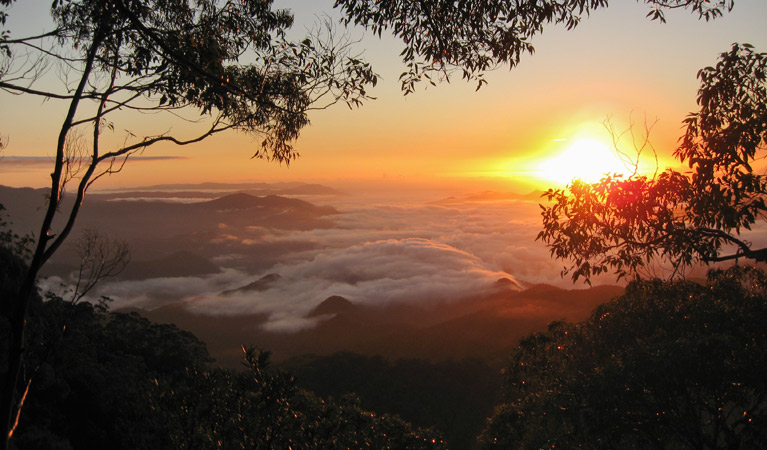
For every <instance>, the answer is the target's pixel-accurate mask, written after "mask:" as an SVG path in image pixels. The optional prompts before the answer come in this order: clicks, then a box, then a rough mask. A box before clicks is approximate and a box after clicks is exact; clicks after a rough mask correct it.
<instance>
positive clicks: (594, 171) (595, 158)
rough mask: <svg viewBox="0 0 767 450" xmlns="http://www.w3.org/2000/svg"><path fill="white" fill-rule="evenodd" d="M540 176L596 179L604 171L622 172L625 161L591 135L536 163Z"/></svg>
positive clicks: (558, 179) (560, 180)
mask: <svg viewBox="0 0 767 450" xmlns="http://www.w3.org/2000/svg"><path fill="white" fill-rule="evenodd" d="M538 169H539V174H540V177H541V178H545V179H547V180H550V181H554V182H556V183H559V184H562V185H565V184H568V183H570V182H571V181H573V180H574V179H576V178H578V179H580V180H582V181H585V182H587V183H596V182H598V181H599V180H600V179H601V178H602V177H603V176H604V175H605V174H607V173H624V172H626V166H625V164H624V163H623V162H622V161H621V160H620V158H619V157H618V155H617V154H616V153H615V152H614V151H612V150H610V147H608V146H607V144H605V143H603V142H600V141H598V140H595V139H579V140H577V141H575V142H574V143H573V144H572V145H571V146H569V147H568V148H567V149H566V150H565V151H564V152H562V153H560V154H559V155H557V156H554V157H552V158H549V159H546V160H544V161H543V162H542V163H541V164H540V165H539V166H538Z"/></svg>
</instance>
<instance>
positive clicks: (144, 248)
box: [0, 184, 338, 279]
mask: <svg viewBox="0 0 767 450" xmlns="http://www.w3.org/2000/svg"><path fill="white" fill-rule="evenodd" d="M302 186H303V185H301V184H293V185H289V186H285V188H291V189H292V188H301V187H302ZM197 189H198V190H197V191H196V192H200V191H199V189H200V186H197ZM46 194H47V191H46V190H45V189H30V188H10V187H5V186H0V204H2V205H3V206H4V207H5V208H6V209H7V213H8V217H9V219H10V221H11V222H12V223H13V230H14V231H16V232H17V233H19V234H36V233H37V232H38V229H37V227H39V225H40V221H41V219H42V216H43V214H44V213H45V205H46V202H45V195H46ZM173 195H179V196H183V193H173ZM194 195H196V194H194ZM191 198H195V197H191ZM71 201H72V195H65V197H64V202H63V204H64V206H63V207H62V209H63V210H67V208H68V207H69V205H71ZM85 202H86V207H85V208H83V209H82V211H81V213H80V215H79V217H78V219H77V222H76V224H75V228H74V230H73V232H72V235H71V237H72V238H73V239H74V238H76V237H77V236H78V234H79V232H80V231H81V230H84V229H93V230H98V231H100V232H103V233H105V234H107V235H108V236H109V237H110V238H112V239H118V240H124V241H127V242H129V243H130V247H131V259H132V261H133V262H132V263H130V264H129V265H128V267H127V268H126V270H125V272H124V275H123V277H125V278H128V279H135V278H136V277H140V276H142V275H147V276H188V275H195V274H207V273H214V272H215V271H214V269H213V268H212V267H210V266H209V265H208V264H206V263H205V262H204V261H200V260H199V259H195V258H191V259H190V260H189V261H184V259H183V258H177V259H176V260H174V261H162V259H163V258H167V257H168V255H172V254H174V253H175V252H179V251H186V252H190V253H192V254H194V255H198V256H199V257H200V258H204V259H205V260H207V261H211V259H212V258H214V257H219V256H221V255H231V256H232V257H233V258H234V259H230V260H229V261H230V267H235V268H239V269H242V268H245V269H246V270H248V271H251V272H255V273H257V271H259V270H266V269H267V268H269V267H271V266H273V265H274V264H275V263H276V262H277V261H280V260H281V259H282V257H283V255H285V254H287V253H291V252H300V251H306V250H310V249H313V248H315V247H316V246H318V245H320V244H319V243H317V242H312V241H270V240H264V241H261V240H258V239H252V237H258V235H259V234H258V233H265V232H269V231H268V230H273V229H276V230H313V229H326V228H332V227H334V226H335V225H334V223H333V221H332V217H333V216H334V215H335V214H337V213H338V211H337V210H335V209H334V208H332V207H329V206H317V205H314V204H312V203H309V202H306V201H304V200H298V199H294V198H286V197H280V196H276V195H267V196H264V197H257V196H253V195H250V194H245V193H237V194H231V195H224V196H222V197H219V198H217V199H212V200H205V201H200V202H195V203H179V202H168V201H147V200H139V201H128V200H116V199H113V198H110V197H109V195H99V194H89V195H87V196H86V200H85ZM61 225H62V220H61V217H59V218H57V221H55V222H54V231H56V230H58V229H60V228H61ZM253 230H256V231H253ZM258 230H263V231H258ZM246 236H247V237H251V239H250V240H249V241H248V242H243V241H242V239H243V237H246ZM70 242H73V240H70ZM78 261H79V258H78V256H77V255H76V253H75V249H74V247H73V246H71V245H64V246H62V248H61V249H60V251H59V252H57V253H56V255H55V256H54V257H53V259H52V260H51V261H50V263H49V264H48V265H47V267H46V268H45V274H46V275H59V276H67V275H68V274H69V273H70V272H71V271H72V270H74V269H76V268H77V267H78V264H79V262H78ZM144 263H146V264H148V267H146V268H137V267H136V266H138V265H140V264H144Z"/></svg>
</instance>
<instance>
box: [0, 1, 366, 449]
mask: <svg viewBox="0 0 767 450" xmlns="http://www.w3.org/2000/svg"><path fill="white" fill-rule="evenodd" d="M13 3H14V0H0V91H3V92H4V93H5V94H6V95H24V96H35V97H39V98H40V99H41V100H47V101H52V102H61V104H62V110H63V111H66V112H65V113H63V114H62V117H61V122H59V124H58V138H57V139H56V142H55V143H51V151H50V152H49V153H51V154H54V155H55V156H54V158H53V163H52V168H51V184H50V191H49V196H48V204H47V208H46V212H45V215H44V218H43V220H42V223H41V224H40V228H39V232H38V234H37V236H36V239H37V241H36V242H35V244H34V248H33V250H32V255H31V258H30V261H29V263H28V265H27V270H26V273H25V274H24V275H23V276H22V277H21V279H22V281H21V283H20V287H19V289H18V291H17V292H16V293H14V294H13V297H7V301H8V302H9V303H12V304H13V305H12V306H11V307H9V309H10V310H11V311H12V312H13V314H9V315H8V316H7V319H8V320H9V324H10V334H9V335H8V340H9V342H10V345H9V347H8V353H9V369H8V370H7V373H6V377H5V378H4V379H3V380H2V391H0V424H2V427H3V429H5V430H10V428H11V427H12V425H11V421H12V417H13V416H14V415H15V414H16V411H17V410H18V406H19V404H20V399H19V398H17V397H16V392H18V391H19V387H20V385H19V384H20V379H19V375H20V371H21V369H22V364H23V361H22V360H23V356H24V347H23V342H24V336H23V335H24V327H25V321H26V314H27V310H28V307H29V302H30V301H31V298H32V296H33V291H34V290H35V284H36V278H37V275H38V273H39V271H40V269H41V267H42V266H43V265H44V264H45V263H46V261H48V260H49V259H50V258H51V256H52V255H53V254H54V253H55V252H56V251H57V250H58V249H59V248H60V247H61V245H62V244H63V243H64V242H65V241H66V239H67V238H68V236H69V234H70V233H71V231H72V229H73V227H74V224H75V221H76V219H77V216H78V213H79V210H80V207H81V206H82V204H83V201H84V198H85V193H86V191H87V190H88V188H89V187H90V186H91V185H92V184H93V183H94V182H95V181H96V180H98V179H99V178H100V177H102V176H105V175H109V174H113V173H116V172H119V171H120V170H122V168H123V166H124V164H125V163H126V161H127V160H128V158H129V157H130V156H132V155H135V154H136V153H140V152H142V151H144V150H145V149H147V148H148V147H151V146H153V145H156V144H159V143H168V144H175V145H189V144H194V143H197V142H200V141H202V140H204V139H206V138H208V137H210V136H212V135H215V134H218V133H221V132H225V131H229V130H237V131H242V132H247V133H253V134H255V135H257V136H258V137H260V138H261V145H260V147H258V148H256V149H255V151H253V152H252V154H253V155H254V156H256V157H263V158H267V159H273V160H277V161H281V162H286V163H287V162H289V161H290V160H292V159H293V158H295V157H296V154H295V153H294V151H293V146H292V144H293V142H294V141H295V139H297V137H298V135H299V133H300V131H301V130H302V129H303V128H304V127H305V126H306V125H307V124H308V123H309V117H308V111H309V110H311V109H314V108H324V107H327V106H330V105H332V104H334V103H337V102H343V103H346V104H348V105H349V106H353V105H359V104H360V103H361V102H362V101H363V100H365V99H367V98H369V96H368V94H367V92H366V89H367V88H368V87H369V86H372V85H375V83H376V79H377V78H376V75H375V73H374V72H373V71H372V69H371V67H370V66H369V65H368V64H367V63H365V62H364V61H362V60H360V59H358V58H355V57H353V56H352V55H350V54H349V49H348V42H347V41H345V40H344V38H340V39H339V36H337V35H335V34H334V32H333V30H332V29H327V30H316V31H315V32H313V33H309V35H308V36H307V37H306V38H305V39H303V40H301V41H300V42H293V41H290V40H288V39H287V38H286V31H287V29H288V28H289V27H290V26H291V25H292V23H293V17H292V15H291V14H290V13H289V12H288V11H287V10H282V9H275V8H274V6H273V1H272V0H225V1H218V0H113V1H105V0H53V2H52V4H51V7H50V10H49V13H50V16H51V19H52V22H51V25H50V29H48V30H47V31H44V32H41V33H39V34H34V35H25V34H23V33H25V32H26V30H24V29H23V27H16V28H14V27H10V26H9V24H10V23H11V22H12V21H13V17H14V16H13V8H12V6H13ZM40 14H45V11H42V10H41V11H40ZM11 30H14V32H13V33H12V32H11ZM50 68H55V69H56V71H57V73H58V74H59V75H60V77H58V79H56V77H53V76H47V75H46V74H47V73H49V69H50ZM145 113H152V114H160V115H161V117H163V119H161V120H160V123H162V121H163V120H174V119H175V120H178V119H180V120H181V121H186V122H188V123H195V124H196V126H194V127H190V128H192V131H187V132H186V133H185V132H183V131H177V129H176V130H174V129H173V128H171V129H170V130H169V131H161V130H157V129H153V130H128V129H127V128H131V125H128V124H121V123H119V122H118V123H115V122H116V121H118V120H125V118H126V117H130V116H132V115H134V116H135V115H141V114H145ZM128 123H131V121H130V119H128ZM2 145H4V141H0V147H1V146H2ZM70 183H71V184H76V185H77V186H76V189H74V191H75V192H74V194H75V199H74V202H73V203H72V205H71V206H70V207H68V208H63V205H62V196H63V195H64V192H65V187H66V186H67V185H68V184H70ZM56 216H61V219H60V220H58V221H54V219H55V218H56ZM54 223H56V225H55V226H54ZM100 231H102V232H103V231H105V230H100ZM118 266H119V264H118ZM3 435H4V436H5V435H6V433H5V432H3ZM6 447H7V442H6V441H5V439H3V440H0V448H3V449H4V448H6Z"/></svg>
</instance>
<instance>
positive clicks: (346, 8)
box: [335, 0, 733, 93]
mask: <svg viewBox="0 0 767 450" xmlns="http://www.w3.org/2000/svg"><path fill="white" fill-rule="evenodd" d="M645 3H647V4H648V5H651V7H652V9H651V11H650V12H649V13H648V14H647V15H648V17H651V18H652V19H657V20H660V21H665V16H664V14H663V11H664V10H666V9H675V8H685V9H690V10H691V11H693V12H694V13H696V14H698V15H699V16H700V17H703V18H705V19H706V20H708V19H713V18H716V17H719V16H721V15H722V13H723V12H724V11H725V10H729V9H732V6H733V0H719V1H715V2H711V1H707V0H645ZM607 6H608V2H607V1H606V0H565V1H560V0H557V1H554V0H544V1H539V0H514V1H507V0H459V1H454V0H417V1H403V0H336V2H335V7H337V8H340V9H341V10H342V11H343V13H344V15H345V16H346V20H347V22H349V23H354V24H357V25H362V26H364V27H366V28H368V29H370V30H371V31H372V32H373V33H375V34H378V35H379V36H380V35H381V34H382V33H384V32H390V33H392V34H393V35H394V36H396V37H397V38H399V39H401V40H402V41H403V43H404V47H403V49H402V52H401V53H400V56H402V60H403V62H404V63H405V65H406V67H407V70H406V71H405V72H403V73H402V74H401V75H400V81H401V83H402V90H403V91H404V92H405V93H410V92H413V91H414V89H415V86H416V84H417V83H418V82H419V81H422V80H425V81H427V82H429V83H431V84H434V83H435V81H437V80H440V79H447V80H448V81H449V77H450V75H451V74H452V73H454V72H459V73H460V74H461V77H462V78H464V79H466V80H471V81H476V82H477V89H479V88H480V87H481V86H482V85H483V84H485V83H486V80H485V79H484V76H483V75H484V73H485V72H487V71H488V70H492V69H494V68H496V67H498V66H499V65H509V66H510V67H514V66H516V65H517V64H519V62H520V60H521V58H522V56H523V55H524V54H527V53H529V54H532V53H533V52H534V47H533V45H532V39H533V38H534V37H535V36H536V35H538V34H540V33H542V32H543V29H544V27H545V26H547V25H549V24H556V25H563V26H565V27H566V28H567V29H572V28H574V27H575V26H577V25H578V24H579V23H580V21H581V20H582V19H583V17H584V16H587V15H588V14H590V13H591V12H592V11H594V10H597V9H599V8H604V7H607Z"/></svg>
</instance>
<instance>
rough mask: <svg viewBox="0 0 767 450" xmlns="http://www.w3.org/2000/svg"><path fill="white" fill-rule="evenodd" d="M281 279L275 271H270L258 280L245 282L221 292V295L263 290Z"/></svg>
mask: <svg viewBox="0 0 767 450" xmlns="http://www.w3.org/2000/svg"><path fill="white" fill-rule="evenodd" d="M280 279H282V277H281V276H279V275H278V274H276V273H270V274H267V275H264V276H263V277H261V278H259V279H258V280H256V281H254V282H252V283H250V284H247V285H245V286H242V287H238V288H237V289H230V290H228V291H224V292H222V295H230V294H234V293H238V292H249V291H257V292H261V291H265V290H267V289H269V288H270V287H271V286H272V285H273V284H274V283H276V282H277V281H279V280H280Z"/></svg>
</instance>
